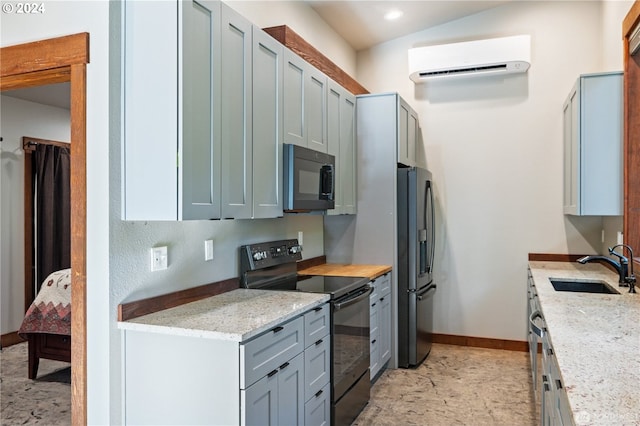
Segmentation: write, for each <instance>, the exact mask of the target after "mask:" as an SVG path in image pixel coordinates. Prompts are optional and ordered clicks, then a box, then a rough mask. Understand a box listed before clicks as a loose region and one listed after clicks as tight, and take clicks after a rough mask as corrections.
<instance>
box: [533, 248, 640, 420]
mask: <svg viewBox="0 0 640 426" xmlns="http://www.w3.org/2000/svg"><path fill="white" fill-rule="evenodd" d="M529 266H530V268H531V273H532V276H533V279H534V283H535V286H536V292H537V294H538V299H539V301H540V306H541V309H542V315H543V317H544V319H545V321H546V324H547V329H548V333H549V337H550V340H551V345H552V347H553V349H554V352H555V356H556V359H557V361H558V366H559V369H560V375H561V377H562V381H563V384H564V388H565V390H566V392H567V397H568V400H569V405H570V406H571V411H572V414H573V417H574V421H575V422H576V424H578V425H588V424H640V411H638V409H637V405H636V403H635V402H634V400H635V396H636V394H637V383H640V293H638V294H629V293H628V288H624V287H618V276H617V274H615V273H613V272H612V271H610V270H609V269H607V268H605V267H604V266H602V265H599V264H594V263H592V264H587V265H581V264H578V263H574V262H541V261H530V262H529ZM549 278H568V279H594V280H602V281H605V282H606V283H607V284H609V285H610V286H611V287H612V288H614V289H616V290H617V291H618V292H619V293H620V294H617V295H612V294H590V293H574V292H561V291H556V290H554V288H553V286H552V285H551V282H550V281H549Z"/></svg>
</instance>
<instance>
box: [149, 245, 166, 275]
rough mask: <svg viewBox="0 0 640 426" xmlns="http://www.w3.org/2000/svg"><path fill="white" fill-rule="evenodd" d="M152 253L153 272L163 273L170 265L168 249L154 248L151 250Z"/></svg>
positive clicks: (164, 247)
mask: <svg viewBox="0 0 640 426" xmlns="http://www.w3.org/2000/svg"><path fill="white" fill-rule="evenodd" d="M150 253H151V271H161V270H163V269H167V265H168V263H169V262H168V256H167V247H166V246H162V247H152V248H151V250H150Z"/></svg>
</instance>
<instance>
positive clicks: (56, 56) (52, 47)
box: [0, 33, 89, 79]
mask: <svg viewBox="0 0 640 426" xmlns="http://www.w3.org/2000/svg"><path fill="white" fill-rule="evenodd" d="M25 51H28V52H29V55H28V56H25V55H24V52H25ZM88 62H89V33H79V34H73V35H69V36H64V37H58V38H53V39H49V40H40V41H34V42H31V43H25V44H19V45H16V46H8V47H3V48H2V61H0V75H2V78H3V79H4V78H5V77H7V76H10V75H16V74H26V73H30V72H34V71H42V70H48V69H53V68H62V67H66V66H69V65H77V64H86V63H88Z"/></svg>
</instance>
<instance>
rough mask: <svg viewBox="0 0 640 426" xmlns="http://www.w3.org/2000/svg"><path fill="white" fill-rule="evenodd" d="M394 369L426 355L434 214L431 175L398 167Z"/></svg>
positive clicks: (432, 292)
mask: <svg viewBox="0 0 640 426" xmlns="http://www.w3.org/2000/svg"><path fill="white" fill-rule="evenodd" d="M397 202H398V210H397V212H398V220H397V224H398V234H397V235H398V265H397V273H398V366H399V367H405V368H406V367H414V366H417V365H419V364H420V363H421V362H422V361H423V360H424V359H425V358H426V357H427V355H429V351H430V350H431V343H432V340H433V339H432V336H433V307H434V304H433V298H434V295H435V292H436V284H435V283H434V281H433V261H434V244H435V235H436V233H435V217H434V216H435V212H434V204H433V189H432V181H431V174H430V173H429V172H428V171H427V170H424V169H420V168H415V167H410V168H398V191H397Z"/></svg>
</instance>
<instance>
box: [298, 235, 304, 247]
mask: <svg viewBox="0 0 640 426" xmlns="http://www.w3.org/2000/svg"><path fill="white" fill-rule="evenodd" d="M303 237H304V233H303V232H302V231H298V244H299V245H300V247H302V246H303V245H304V242H303V241H302V240H303Z"/></svg>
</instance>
